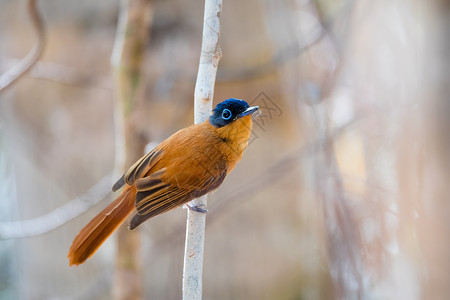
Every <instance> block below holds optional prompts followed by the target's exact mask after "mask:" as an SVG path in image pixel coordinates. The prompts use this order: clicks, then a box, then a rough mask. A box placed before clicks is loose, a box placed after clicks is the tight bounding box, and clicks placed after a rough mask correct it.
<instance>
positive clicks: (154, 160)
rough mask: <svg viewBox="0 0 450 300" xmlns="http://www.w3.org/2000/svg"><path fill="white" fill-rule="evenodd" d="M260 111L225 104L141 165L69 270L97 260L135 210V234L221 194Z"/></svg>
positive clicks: (80, 245)
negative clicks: (142, 226)
mask: <svg viewBox="0 0 450 300" xmlns="http://www.w3.org/2000/svg"><path fill="white" fill-rule="evenodd" d="M257 110H258V107H257V106H252V107H250V106H249V105H248V104H247V102H245V101H244V100H238V99H228V100H225V101H223V102H221V103H219V104H218V105H217V106H216V108H215V109H214V110H213V113H212V115H211V116H210V117H209V119H208V120H206V121H205V122H204V123H201V124H195V125H192V126H189V127H187V128H184V129H181V130H180V131H178V132H176V133H174V134H173V135H171V136H170V137H169V138H168V139H166V140H165V141H163V142H162V143H161V144H159V145H158V146H156V147H155V148H154V149H153V150H152V151H150V152H149V153H148V154H146V155H145V156H144V157H142V158H141V159H140V160H138V161H137V162H136V163H135V164H134V165H133V166H132V167H131V168H130V169H129V170H128V171H127V172H126V173H125V174H124V175H123V176H122V177H121V178H120V179H119V180H118V181H117V182H116V184H114V186H113V188H112V190H113V191H117V190H118V189H120V188H122V187H124V188H123V190H122V193H121V194H120V195H119V197H117V199H116V200H114V201H113V202H112V203H111V204H109V205H108V206H107V207H106V208H105V209H104V210H103V211H101V212H100V213H99V214H98V215H97V216H96V217H95V218H93V219H92V220H91V221H90V222H89V223H88V224H87V225H86V226H85V227H84V228H83V229H81V231H80V232H79V233H78V235H77V236H76V237H75V239H74V241H73V242H72V246H71V247H70V250H69V254H68V255H67V257H68V258H69V265H79V264H82V263H84V262H85V261H86V259H88V258H89V257H91V256H92V255H93V254H94V253H95V251H97V249H98V248H99V247H100V246H101V245H102V244H103V242H104V241H105V240H106V239H107V238H108V237H109V236H110V235H111V234H112V233H113V232H114V230H116V229H117V227H119V226H120V225H121V224H122V223H123V222H124V221H125V219H126V218H127V217H128V215H130V214H131V213H132V212H133V211H134V209H136V214H135V215H134V216H133V218H132V219H131V222H130V224H129V225H128V228H129V229H130V230H133V229H135V228H136V227H137V226H139V225H140V224H141V223H143V222H144V221H146V220H148V219H150V218H152V217H154V216H156V215H159V214H161V213H164V212H166V211H169V210H171V209H174V208H176V207H178V206H180V205H183V204H185V203H187V202H189V201H191V200H192V199H194V198H198V197H200V196H203V195H205V194H207V193H209V192H211V191H213V190H215V189H216V188H218V187H219V186H220V184H221V183H222V182H223V180H224V179H225V177H226V176H227V174H228V173H230V172H231V171H232V170H233V169H234V167H235V166H236V164H237V162H238V161H239V160H240V159H241V157H242V153H243V152H244V150H245V149H246V148H247V146H248V139H249V138H250V134H251V130H252V118H251V115H252V114H253V113H254V112H255V111H257ZM189 208H190V209H192V210H194V211H197V212H203V213H204V212H206V210H204V209H202V208H200V207H189Z"/></svg>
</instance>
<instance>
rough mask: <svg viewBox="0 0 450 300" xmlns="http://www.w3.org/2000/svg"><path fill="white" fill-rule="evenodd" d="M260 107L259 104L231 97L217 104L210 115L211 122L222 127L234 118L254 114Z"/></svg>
mask: <svg viewBox="0 0 450 300" xmlns="http://www.w3.org/2000/svg"><path fill="white" fill-rule="evenodd" d="M258 108H259V107H258V106H250V105H248V103H247V102H245V101H244V100H239V99H233V98H231V99H228V100H225V101H223V102H220V103H219V104H217V106H216V108H214V109H213V114H212V115H211V116H210V117H209V123H211V125H213V126H215V127H219V128H220V127H223V126H225V125H228V124H230V123H231V122H233V121H234V120H237V119H239V118H242V117H245V116H248V115H251V114H253V113H254V112H255V111H257V110H258Z"/></svg>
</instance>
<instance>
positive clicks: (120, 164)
mask: <svg viewBox="0 0 450 300" xmlns="http://www.w3.org/2000/svg"><path fill="white" fill-rule="evenodd" d="M120 4H121V5H120V14H119V21H118V28H117V34H116V40H115V44H114V50H113V53H112V56H111V64H112V66H113V67H114V75H115V79H116V86H117V106H116V107H117V109H116V110H115V121H116V169H117V170H122V171H123V169H124V167H130V166H131V165H133V163H134V162H135V161H137V160H138V159H139V158H140V157H141V156H142V155H143V154H144V150H145V145H146V144H147V141H146V139H145V138H144V134H143V133H142V132H140V127H139V121H140V120H139V116H140V115H139V114H138V113H137V112H138V111H139V109H140V105H139V104H140V101H139V100H140V97H139V95H140V94H139V91H140V87H141V85H140V83H141V82H142V77H143V71H142V65H143V60H144V54H145V47H146V45H147V43H148V40H149V32H150V25H151V21H152V18H153V6H152V2H151V1H150V0H122V1H121V3H120ZM117 247H118V248H117V256H116V274H115V282H114V291H113V294H114V295H113V296H114V299H127V300H128V299H142V298H143V288H142V287H143V285H142V274H141V268H140V234H139V230H134V231H129V230H128V229H127V228H126V226H121V227H120V228H119V229H118V231H117Z"/></svg>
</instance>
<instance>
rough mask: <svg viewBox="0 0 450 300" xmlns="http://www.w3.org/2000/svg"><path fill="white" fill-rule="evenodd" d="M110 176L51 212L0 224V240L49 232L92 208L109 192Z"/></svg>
mask: <svg viewBox="0 0 450 300" xmlns="http://www.w3.org/2000/svg"><path fill="white" fill-rule="evenodd" d="M111 176H112V174H108V175H106V176H105V177H103V178H102V179H101V180H100V181H99V182H97V183H96V184H95V185H94V186H93V187H91V188H90V189H89V190H88V191H87V192H86V193H85V194H83V195H81V196H78V197H76V198H75V199H73V200H72V201H70V202H68V203H66V204H64V205H63V206H61V207H58V208H56V209H54V210H53V211H51V212H49V213H47V214H45V215H42V216H39V217H37V218H34V219H29V220H24V221H15V222H7V223H6V222H5V223H0V239H18V238H26V237H32V236H37V235H41V234H44V233H47V232H50V231H52V230H54V229H56V228H58V227H60V226H62V225H64V224H65V223H67V222H69V221H70V220H72V219H74V218H76V217H78V216H79V215H81V214H82V213H84V212H85V211H87V210H88V209H89V208H91V207H93V206H94V205H96V204H97V203H99V202H100V201H101V200H103V199H105V197H106V196H108V195H109V193H110V192H111Z"/></svg>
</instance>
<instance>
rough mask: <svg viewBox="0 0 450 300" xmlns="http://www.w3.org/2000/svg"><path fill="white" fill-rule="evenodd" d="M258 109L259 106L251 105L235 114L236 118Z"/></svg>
mask: <svg viewBox="0 0 450 300" xmlns="http://www.w3.org/2000/svg"><path fill="white" fill-rule="evenodd" d="M258 109H259V106H251V107H249V108H247V109H246V110H244V111H243V112H241V113H240V114H238V115H237V119H239V118H242V117H245V116H248V115H251V114H253V113H254V112H255V111H257V110H258Z"/></svg>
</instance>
